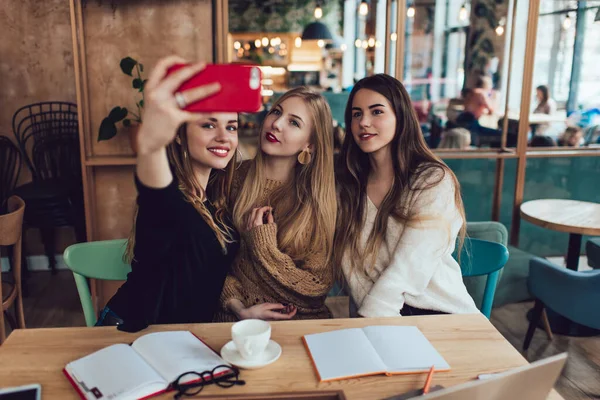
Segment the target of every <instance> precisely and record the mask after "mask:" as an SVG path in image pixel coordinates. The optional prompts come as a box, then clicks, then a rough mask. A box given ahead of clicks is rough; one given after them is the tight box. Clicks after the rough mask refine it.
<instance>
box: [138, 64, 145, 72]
mask: <svg viewBox="0 0 600 400" xmlns="http://www.w3.org/2000/svg"><path fill="white" fill-rule="evenodd" d="M139 66H140V72H144V64H139Z"/></svg>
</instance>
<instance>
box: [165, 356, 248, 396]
mask: <svg viewBox="0 0 600 400" xmlns="http://www.w3.org/2000/svg"><path fill="white" fill-rule="evenodd" d="M219 369H223V373H221V372H219V373H217V375H215V372H216V371H217V370H219ZM187 375H196V376H197V377H198V378H197V379H194V380H192V381H190V382H186V383H179V381H180V380H181V378H183V377H184V376H187ZM239 375H240V370H239V369H238V368H237V367H235V366H231V365H224V364H223V365H217V366H216V367H214V368H213V369H212V370H210V371H202V372H196V371H187V372H184V373H183V374H181V375H179V376H178V377H177V379H175V380H174V381H173V382H172V383H171V385H170V389H172V390H175V391H176V393H175V396H174V397H173V398H174V399H179V398H181V397H183V396H188V397H192V396H196V395H197V394H199V393H200V392H201V391H202V389H204V386H206V385H210V384H213V383H214V384H215V385H217V386H219V387H222V388H226V389H227V388H230V387H232V386H235V385H245V384H246V381H244V380H241V379H239Z"/></svg>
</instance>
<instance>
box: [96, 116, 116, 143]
mask: <svg viewBox="0 0 600 400" xmlns="http://www.w3.org/2000/svg"><path fill="white" fill-rule="evenodd" d="M116 134H117V127H116V125H115V123H114V122H113V121H111V120H110V118H109V117H106V118H104V119H103V120H102V123H101V124H100V129H99V130H98V141H99V142H100V141H102V140H109V139H112V138H113V137H115V135H116Z"/></svg>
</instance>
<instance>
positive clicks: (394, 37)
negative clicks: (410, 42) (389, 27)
mask: <svg viewBox="0 0 600 400" xmlns="http://www.w3.org/2000/svg"><path fill="white" fill-rule="evenodd" d="M390 40H391V41H392V42H395V41H396V40H398V34H397V33H396V32H393V33H392V34H390Z"/></svg>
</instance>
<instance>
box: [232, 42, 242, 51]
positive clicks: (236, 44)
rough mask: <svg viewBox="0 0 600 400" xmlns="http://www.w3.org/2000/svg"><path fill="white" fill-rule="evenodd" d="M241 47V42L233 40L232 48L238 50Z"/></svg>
mask: <svg viewBox="0 0 600 400" xmlns="http://www.w3.org/2000/svg"><path fill="white" fill-rule="evenodd" d="M241 47H242V44H241V43H240V42H238V41H237V40H236V41H235V42H233V48H234V49H236V50H239V49H240V48H241Z"/></svg>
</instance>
